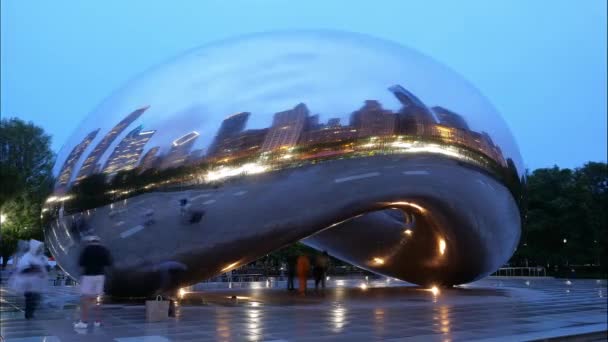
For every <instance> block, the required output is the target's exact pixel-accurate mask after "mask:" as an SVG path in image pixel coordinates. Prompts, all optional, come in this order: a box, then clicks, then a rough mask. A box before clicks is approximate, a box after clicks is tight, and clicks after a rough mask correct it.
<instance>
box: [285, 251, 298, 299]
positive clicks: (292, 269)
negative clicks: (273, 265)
mask: <svg viewBox="0 0 608 342" xmlns="http://www.w3.org/2000/svg"><path fill="white" fill-rule="evenodd" d="M297 261H298V257H297V256H296V255H295V254H289V256H288V257H287V290H289V291H293V290H295V286H294V284H293V279H294V278H295V277H296V263H297Z"/></svg>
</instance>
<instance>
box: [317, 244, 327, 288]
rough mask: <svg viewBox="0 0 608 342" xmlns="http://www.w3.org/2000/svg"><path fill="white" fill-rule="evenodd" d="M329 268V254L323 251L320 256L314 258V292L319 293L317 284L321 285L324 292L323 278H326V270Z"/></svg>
mask: <svg viewBox="0 0 608 342" xmlns="http://www.w3.org/2000/svg"><path fill="white" fill-rule="evenodd" d="M328 268H329V254H327V251H323V253H322V254H321V255H317V257H316V258H315V265H314V269H313V275H314V278H315V291H317V292H318V291H319V284H321V288H322V290H325V278H326V277H327V269H328Z"/></svg>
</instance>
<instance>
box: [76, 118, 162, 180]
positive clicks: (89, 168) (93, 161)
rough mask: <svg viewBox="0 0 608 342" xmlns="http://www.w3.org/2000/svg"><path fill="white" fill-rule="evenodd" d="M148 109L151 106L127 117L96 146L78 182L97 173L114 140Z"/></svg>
mask: <svg viewBox="0 0 608 342" xmlns="http://www.w3.org/2000/svg"><path fill="white" fill-rule="evenodd" d="M148 108H150V107H149V106H146V107H142V108H139V109H137V110H135V111H133V112H132V113H131V114H129V115H127V117H126V118H124V119H122V121H120V122H119V123H118V124H117V125H116V126H114V127H113V128H112V129H111V130H110V132H108V134H106V135H105V136H104V137H103V139H101V141H100V142H99V144H97V146H95V149H94V150H93V152H91V154H89V156H88V157H87V159H86V160H85V161H84V163H83V164H82V167H81V168H80V172H79V173H78V177H77V178H76V181H80V180H82V179H83V178H85V177H87V176H89V175H91V174H93V173H94V172H95V167H96V166H97V164H99V161H100V159H101V157H102V156H103V155H104V153H105V152H106V150H107V149H108V148H109V147H110V145H112V143H113V142H114V139H116V137H117V136H118V135H119V134H120V133H122V131H124V130H125V128H127V127H128V126H129V125H130V124H131V123H133V121H135V120H137V118H139V117H140V116H141V115H142V114H143V113H144V112H145V111H146V110H147V109H148Z"/></svg>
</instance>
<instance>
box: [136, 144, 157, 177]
mask: <svg viewBox="0 0 608 342" xmlns="http://www.w3.org/2000/svg"><path fill="white" fill-rule="evenodd" d="M159 150H160V146H154V147H152V148H151V149H150V150H148V152H146V154H144V156H143V157H142V158H141V163H140V164H139V169H140V170H141V171H145V170H147V169H150V168H153V167H156V166H157V162H158V161H159V157H158V151H159Z"/></svg>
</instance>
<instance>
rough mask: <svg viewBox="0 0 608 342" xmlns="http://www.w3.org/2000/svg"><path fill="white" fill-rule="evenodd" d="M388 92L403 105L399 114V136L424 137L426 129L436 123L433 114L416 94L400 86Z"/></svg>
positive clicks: (395, 86)
mask: <svg viewBox="0 0 608 342" xmlns="http://www.w3.org/2000/svg"><path fill="white" fill-rule="evenodd" d="M388 90H390V91H391V92H392V93H393V94H394V95H395V97H396V98H397V99H398V100H399V102H401V104H402V105H403V107H402V108H401V109H400V110H399V112H398V113H397V132H398V133H399V134H410V135H423V134H424V133H425V127H427V126H429V125H432V124H435V123H436V120H435V118H434V117H433V113H432V112H431V111H430V110H429V109H428V108H427V106H426V105H425V104H424V103H423V102H422V101H420V99H418V98H417V97H416V96H415V95H414V94H412V93H410V92H409V91H408V90H406V89H405V88H403V87H402V86H400V85H394V86H392V87H390V88H388Z"/></svg>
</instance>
